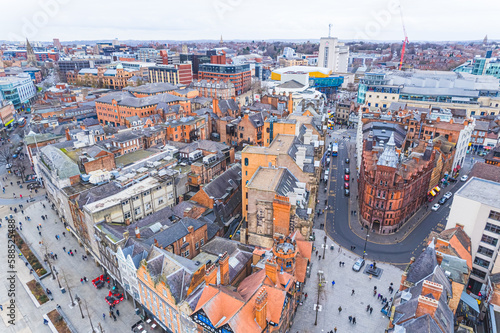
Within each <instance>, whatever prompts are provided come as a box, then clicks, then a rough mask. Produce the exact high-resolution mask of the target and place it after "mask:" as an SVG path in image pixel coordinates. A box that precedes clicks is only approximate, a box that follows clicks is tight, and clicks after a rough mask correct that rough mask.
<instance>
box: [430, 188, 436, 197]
mask: <svg viewBox="0 0 500 333" xmlns="http://www.w3.org/2000/svg"><path fill="white" fill-rule="evenodd" d="M429 193H430V194H431V195H432V196H433V197H434V196H435V195H436V192H434V189H432V190H431V191H430V192H429Z"/></svg>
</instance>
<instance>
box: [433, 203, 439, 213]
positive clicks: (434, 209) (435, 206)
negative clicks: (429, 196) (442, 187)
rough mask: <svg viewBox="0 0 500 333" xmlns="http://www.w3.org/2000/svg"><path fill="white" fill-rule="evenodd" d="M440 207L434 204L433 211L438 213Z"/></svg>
mask: <svg viewBox="0 0 500 333" xmlns="http://www.w3.org/2000/svg"><path fill="white" fill-rule="evenodd" d="M439 207H441V205H440V204H434V206H432V208H431V209H432V210H433V211H435V212H436V211H437V210H438V209H439Z"/></svg>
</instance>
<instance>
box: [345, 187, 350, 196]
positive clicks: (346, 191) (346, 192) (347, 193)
mask: <svg viewBox="0 0 500 333" xmlns="http://www.w3.org/2000/svg"><path fill="white" fill-rule="evenodd" d="M344 195H345V196H346V197H348V196H349V195H351V192H349V190H348V189H345V190H344Z"/></svg>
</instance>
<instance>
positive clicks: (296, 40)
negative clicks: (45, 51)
mask: <svg viewBox="0 0 500 333" xmlns="http://www.w3.org/2000/svg"><path fill="white" fill-rule="evenodd" d="M332 37H335V36H332ZM55 38H56V37H55ZM321 38H326V37H321ZM335 38H337V37H335ZM483 39H484V38H479V39H468V40H414V41H411V42H410V43H433V44H441V43H482V41H483ZM114 40H115V39H106V38H104V39H73V40H61V39H59V42H60V43H61V44H65V43H73V44H74V43H78V42H89V43H111V42H113V41H114ZM338 40H339V42H343V43H355V42H358V43H359V42H363V43H374V44H375V43H401V44H402V43H403V41H402V40H401V41H399V40H363V39H340V38H339V39H338ZM29 41H30V42H37V43H47V44H52V43H53V40H29ZM219 41H220V39H189V40H183V39H123V40H121V39H118V42H119V43H121V44H123V43H125V44H126V43H127V42H134V43H164V42H166V43H176V44H182V43H219ZM223 41H224V43H228V42H238V43H239V42H255V43H257V42H267V43H271V42H290V43H307V42H311V43H319V41H320V38H314V39H312V38H311V39H307V38H268V39H228V40H224V39H223ZM25 42H26V40H21V41H9V40H2V39H0V43H2V44H14V43H20V44H23V43H25ZM492 42H494V43H499V42H500V39H489V38H488V43H492Z"/></svg>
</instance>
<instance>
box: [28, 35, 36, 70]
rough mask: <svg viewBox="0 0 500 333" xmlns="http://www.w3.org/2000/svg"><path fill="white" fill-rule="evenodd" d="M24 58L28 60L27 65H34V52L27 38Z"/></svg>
mask: <svg viewBox="0 0 500 333" xmlns="http://www.w3.org/2000/svg"><path fill="white" fill-rule="evenodd" d="M26 60H27V61H28V66H35V65H36V56H35V52H34V51H33V48H32V47H31V44H30V42H29V40H28V38H26Z"/></svg>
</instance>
